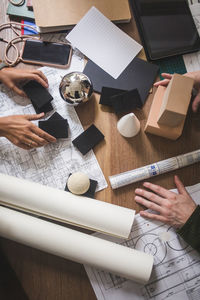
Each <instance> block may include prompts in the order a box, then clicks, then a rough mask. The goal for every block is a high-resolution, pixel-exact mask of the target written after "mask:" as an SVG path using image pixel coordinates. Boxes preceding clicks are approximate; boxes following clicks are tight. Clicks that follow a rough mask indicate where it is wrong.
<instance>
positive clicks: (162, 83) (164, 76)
mask: <svg viewBox="0 0 200 300" xmlns="http://www.w3.org/2000/svg"><path fill="white" fill-rule="evenodd" d="M161 75H162V77H163V78H165V79H163V80H160V81H158V82H155V83H154V86H159V85H162V86H167V85H168V83H169V82H170V79H171V78H172V75H171V74H168V73H162V74H161Z"/></svg>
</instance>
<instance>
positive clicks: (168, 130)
mask: <svg viewBox="0 0 200 300" xmlns="http://www.w3.org/2000/svg"><path fill="white" fill-rule="evenodd" d="M166 89H167V88H166V87H164V86H159V87H158V88H157V91H156V93H155V96H154V98H153V102H152V105H151V109H150V112H149V116H148V119H147V123H146V126H145V129H144V131H145V132H148V133H152V134H155V135H159V136H162V137H165V138H168V139H171V140H176V139H177V138H178V137H179V136H180V135H181V134H182V131H183V126H184V122H185V117H186V115H185V116H184V118H183V119H182V121H181V122H180V123H179V124H178V125H177V126H176V127H171V126H167V125H162V124H159V123H158V122H157V120H158V117H159V115H160V110H161V107H162V104H163V98H164V95H165V92H166Z"/></svg>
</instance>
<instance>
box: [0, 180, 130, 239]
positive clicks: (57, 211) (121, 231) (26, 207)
mask: <svg viewBox="0 0 200 300" xmlns="http://www.w3.org/2000/svg"><path fill="white" fill-rule="evenodd" d="M0 204H3V205H5V206H9V207H13V208H16V209H19V210H23V211H27V212H30V213H33V214H37V215H40V216H44V217H47V218H50V219H54V220H57V221H60V222H66V223H70V224H73V225H77V226H80V227H84V228H88V229H91V230H94V231H100V232H104V233H107V234H110V235H114V236H118V237H123V238H127V237H128V236H129V234H130V231H131V227H132V224H133V221H134V215H135V211H134V210H132V209H128V208H125V207H121V206H117V205H113V204H110V203H106V202H104V201H99V200H95V199H91V198H86V197H83V196H77V195H73V194H71V193H69V192H65V191H62V190H58V189H55V188H52V187H48V186H44V185H41V184H39V183H35V182H30V181H27V180H24V179H20V178H17V177H13V176H9V175H5V174H0Z"/></svg>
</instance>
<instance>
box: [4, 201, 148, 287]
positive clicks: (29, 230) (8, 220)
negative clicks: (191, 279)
mask: <svg viewBox="0 0 200 300" xmlns="http://www.w3.org/2000/svg"><path fill="white" fill-rule="evenodd" d="M0 236H2V237H5V238H8V239H11V240H13V241H16V242H19V243H22V244H25V245H27V246H30V247H34V248H36V249H40V250H43V251H45V252H48V253H52V254H55V255H58V256H61V257H64V258H67V259H70V260H73V261H76V262H80V263H85V264H89V265H93V266H95V267H97V268H101V269H104V270H106V271H108V272H113V273H114V274H118V275H121V276H123V277H126V278H129V279H131V280H135V281H137V282H147V281H148V279H149V277H150V274H151V271H152V266H153V256H152V255H149V254H146V253H144V252H140V251H137V250H134V249H130V248H128V247H124V246H121V245H118V244H114V243H112V242H109V241H107V240H103V239H100V238H96V237H94V236H91V235H88V234H85V233H82V232H79V231H76V230H72V229H68V228H65V227H63V226H59V225H56V224H53V223H51V222H46V221H43V220H40V219H38V218H34V217H31V216H28V215H26V214H22V213H19V212H17V211H14V210H11V209H8V208H4V207H1V206H0Z"/></svg>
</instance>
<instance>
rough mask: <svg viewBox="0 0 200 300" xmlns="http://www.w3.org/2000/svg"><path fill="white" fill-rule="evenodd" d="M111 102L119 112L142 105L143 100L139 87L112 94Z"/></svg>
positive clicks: (116, 111)
mask: <svg viewBox="0 0 200 300" xmlns="http://www.w3.org/2000/svg"><path fill="white" fill-rule="evenodd" d="M111 103H112V107H113V108H114V111H115V113H117V114H118V113H121V112H127V111H131V110H132V109H135V108H141V107H142V100H141V98H140V95H139V93H138V90H137V89H134V90H131V91H128V92H124V93H122V94H119V95H115V96H112V97H111Z"/></svg>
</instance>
